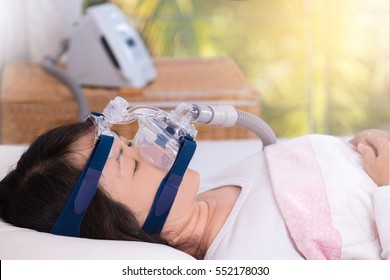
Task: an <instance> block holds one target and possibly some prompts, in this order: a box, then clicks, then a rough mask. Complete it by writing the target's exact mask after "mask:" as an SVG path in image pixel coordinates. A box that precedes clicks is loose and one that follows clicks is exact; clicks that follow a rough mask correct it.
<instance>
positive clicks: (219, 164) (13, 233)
mask: <svg viewBox="0 0 390 280" xmlns="http://www.w3.org/2000/svg"><path fill="white" fill-rule="evenodd" d="M25 148H26V146H24V145H0V159H1V160H0V178H3V176H4V175H5V174H6V173H7V172H8V171H9V169H10V168H11V167H12V166H13V165H14V164H15V163H16V162H17V160H18V158H19V157H20V155H21V153H22V152H23V151H24V150H25ZM261 150H262V143H261V141H260V140H257V139H253V140H228V141H198V147H197V151H196V153H195V156H194V158H193V160H192V162H191V164H190V168H193V169H196V170H198V171H199V172H200V174H201V177H203V178H206V177H208V176H210V175H212V174H213V173H215V172H218V171H221V170H223V169H224V168H226V167H228V166H229V165H231V164H233V163H235V162H237V161H240V160H242V159H244V158H246V157H248V156H250V155H251V154H253V153H256V152H258V151H261ZM0 259H3V260H4V259H143V260H144V259H193V258H192V257H191V256H189V255H187V254H185V253H182V252H180V251H178V250H175V249H173V248H171V247H168V246H164V245H158V244H148V243H142V242H130V241H107V240H105V241H102V240H91V239H83V238H70V237H62V236H55V235H52V234H47V233H40V232H36V231H33V230H28V229H21V228H17V227H14V226H12V225H9V224H6V223H4V222H3V221H1V220H0Z"/></svg>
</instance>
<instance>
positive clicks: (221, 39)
mask: <svg viewBox="0 0 390 280" xmlns="http://www.w3.org/2000/svg"><path fill="white" fill-rule="evenodd" d="M111 2H114V3H116V4H118V6H120V7H121V8H122V10H123V11H124V12H125V13H126V14H127V15H128V16H129V17H130V18H131V21H132V22H133V23H134V24H135V26H136V27H137V29H138V30H139V31H140V33H141V34H142V36H143V38H144V40H145V42H146V44H147V45H148V47H149V49H150V52H151V53H152V55H153V56H156V57H157V56H171V57H180V56H230V57H232V58H234V60H235V61H236V62H237V64H238V65H239V67H240V68H241V69H242V70H243V72H244V73H245V75H246V76H247V77H248V79H250V80H251V81H252V83H253V84H254V86H255V87H256V88H257V89H258V90H259V92H260V93H261V96H262V105H261V106H262V117H263V118H264V119H265V120H266V121H267V122H268V123H270V125H271V126H272V127H273V129H274V130H275V132H276V134H277V135H278V136H279V137H291V136H296V135H301V134H304V133H326V134H335V135H351V134H353V133H354V132H357V131H359V130H363V129H366V128H372V127H376V128H382V129H387V130H390V89H389V1H385V0H343V1H339V0H277V1H275V0H246V1H245V0H244V1H229V0H112V1H111Z"/></svg>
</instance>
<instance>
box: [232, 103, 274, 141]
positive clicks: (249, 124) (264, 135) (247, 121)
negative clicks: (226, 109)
mask: <svg viewBox="0 0 390 280" xmlns="http://www.w3.org/2000/svg"><path fill="white" fill-rule="evenodd" d="M237 113H238V119H237V122H236V123H235V125H237V126H241V127H244V128H246V129H249V130H250V131H252V132H253V133H255V134H256V135H257V136H258V137H259V138H260V139H261V141H262V142H263V145H264V147H265V146H267V145H271V144H275V143H276V136H275V133H274V132H273V130H272V129H271V127H270V126H269V125H268V124H267V123H266V122H264V121H263V120H262V119H260V118H258V117H257V116H255V115H252V114H250V113H248V112H245V111H242V110H237Z"/></svg>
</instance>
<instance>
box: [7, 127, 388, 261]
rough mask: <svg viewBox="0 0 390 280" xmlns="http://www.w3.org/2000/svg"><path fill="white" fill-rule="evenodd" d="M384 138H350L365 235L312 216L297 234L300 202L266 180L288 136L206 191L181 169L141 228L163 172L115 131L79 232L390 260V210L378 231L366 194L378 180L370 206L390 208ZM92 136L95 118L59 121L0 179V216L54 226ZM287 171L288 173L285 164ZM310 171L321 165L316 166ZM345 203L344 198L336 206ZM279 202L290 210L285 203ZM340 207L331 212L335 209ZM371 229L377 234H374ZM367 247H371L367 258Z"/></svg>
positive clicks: (209, 251)
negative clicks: (155, 218) (173, 187)
mask: <svg viewBox="0 0 390 280" xmlns="http://www.w3.org/2000/svg"><path fill="white" fill-rule="evenodd" d="M318 137H320V136H318ZM389 137H390V133H388V132H384V131H379V130H371V131H366V132H362V133H360V134H358V135H357V136H356V137H355V138H354V139H353V140H352V141H351V143H352V144H353V145H354V146H355V147H357V151H359V152H360V153H361V154H362V155H363V160H364V168H365V170H366V171H367V174H368V175H369V176H371V178H370V177H369V176H368V175H367V174H366V173H365V172H362V170H357V171H356V170H355V169H356V168H355V166H354V165H355V163H354V164H353V166H352V167H351V168H352V169H353V170H352V171H351V174H352V175H354V172H355V173H356V172H357V173H359V174H360V173H364V174H363V175H362V176H363V178H364V180H366V182H368V184H369V185H370V186H369V188H370V191H369V192H368V193H367V194H366V193H364V194H363V198H362V199H363V200H367V199H368V200H369V202H368V205H369V207H366V206H364V207H363V208H364V211H360V212H359V211H358V212H357V213H356V214H357V215H359V217H358V221H360V220H361V219H366V220H367V221H368V224H369V225H370V226H369V228H367V226H366V224H367V223H363V224H364V226H365V227H364V230H363V234H362V235H361V236H362V239H361V240H354V239H353V238H352V239H351V240H348V238H349V237H350V236H351V234H350V232H348V231H351V229H350V228H348V227H346V228H343V227H342V226H341V227H339V228H336V229H334V228H333V226H332V225H331V232H330V234H325V238H323V236H321V233H322V232H326V230H328V228H325V230H324V231H322V229H324V228H323V225H322V224H320V225H318V226H319V228H317V229H316V228H315V226H316V224H315V223H314V224H313V223H312V224H310V227H308V230H307V231H306V233H302V232H301V231H298V232H297V231H296V228H294V226H295V227H297V226H298V227H300V226H301V225H299V224H296V223H295V224H294V221H293V222H291V213H289V212H293V213H296V211H295V210H294V209H296V208H302V207H301V206H302V205H298V206H297V207H296V206H294V205H290V204H288V203H290V200H289V197H287V198H286V197H281V196H280V195H279V194H280V192H282V193H283V189H282V191H280V190H278V189H275V190H274V191H273V189H272V188H273V187H274V185H278V184H279V185H280V182H277V180H278V179H276V182H273V181H272V180H273V179H274V178H278V177H282V178H283V177H285V176H283V174H284V173H283V172H284V171H283V170H279V167H278V164H276V168H274V167H272V166H275V162H278V160H279V158H278V153H280V152H281V153H284V154H285V150H284V147H283V145H285V144H284V143H282V144H277V145H272V146H274V147H275V148H272V146H270V148H269V149H268V151H267V150H266V152H265V153H260V154H256V155H254V156H253V157H251V158H249V159H248V160H246V161H244V162H243V163H241V164H240V165H237V166H233V167H232V168H231V169H230V170H226V171H225V172H223V174H220V175H216V176H215V177H214V178H211V179H210V180H208V181H206V182H203V184H202V188H203V189H204V191H203V192H201V193H199V194H198V190H199V174H198V173H197V172H195V171H193V170H187V172H186V173H185V175H184V178H183V181H182V183H181V185H180V188H179V191H178V193H177V196H176V199H175V201H174V203H173V206H172V209H171V211H170V213H169V216H168V218H167V220H166V222H165V225H164V227H163V230H162V232H161V234H147V233H145V232H144V231H143V230H142V225H143V224H144V222H145V220H146V217H147V216H148V213H149V211H150V208H151V206H152V204H153V200H154V197H155V195H156V192H157V189H158V187H159V184H160V182H161V181H162V180H163V178H164V176H165V175H166V173H165V172H163V171H161V170H159V169H156V168H155V167H153V166H152V165H150V164H149V163H148V162H146V161H144V160H143V159H142V158H141V157H140V156H139V155H138V153H137V151H136V149H135V148H133V147H131V142H128V141H126V140H123V139H120V138H119V137H115V140H114V144H113V146H112V148H111V151H110V155H109V156H108V158H107V161H106V163H105V165H104V169H103V171H102V174H101V177H100V180H99V184H100V187H99V188H98V189H97V192H96V194H95V196H94V198H93V200H92V202H91V204H90V206H89V208H88V211H87V212H86V214H85V217H84V218H83V220H82V223H81V227H80V236H81V237H88V238H97V239H121V240H143V241H147V242H158V243H163V244H169V245H171V246H173V247H175V248H177V249H179V250H182V251H185V252H187V253H189V254H191V255H192V256H194V257H196V258H198V259H204V258H206V259H221V258H236V259H239V258H242V259H249V258H253V259H309V258H319V259H320V258H389V240H388V235H387V240H386V231H387V234H388V226H389V221H388V219H389V213H388V211H387V213H386V209H385V210H383V209H382V210H381V213H382V214H384V215H386V214H387V216H384V215H381V216H380V219H382V220H381V221H380V223H378V228H376V227H375V229H373V224H371V221H372V220H375V218H373V217H372V215H373V213H370V212H371V210H372V209H371V208H370V206H371V200H372V199H371V197H372V196H373V192H375V191H376V190H373V189H372V185H375V187H376V188H377V185H380V186H381V189H383V190H385V191H383V192H381V193H380V195H377V196H376V197H379V198H383V199H384V200H385V202H384V203H383V202H380V201H379V202H378V203H376V204H378V207H382V208H383V207H386V206H383V205H387V206H388V205H389V203H388V202H389V201H388V199H389V193H390V192H389V187H388V186H386V185H390V182H389V180H390V179H389ZM95 138H96V134H95V125H94V124H93V123H92V122H90V121H87V122H85V123H76V124H72V125H67V126H63V127H60V128H57V129H54V130H52V131H49V132H47V133H45V134H43V135H42V136H40V137H39V138H38V139H37V140H36V141H35V142H33V143H32V144H31V145H30V147H29V149H28V150H27V151H26V152H25V153H24V154H23V156H22V157H21V158H20V160H19V162H18V164H17V166H16V168H15V169H14V170H13V171H11V172H10V173H9V174H8V175H7V176H6V177H5V178H4V179H3V180H2V181H1V183H0V213H1V214H0V217H1V218H2V219H4V220H5V221H6V222H9V223H12V224H14V225H16V226H20V227H26V228H31V229H35V230H39V231H44V232H50V231H51V229H52V227H53V225H54V224H55V223H56V221H57V219H58V216H59V215H60V213H61V211H62V210H63V209H64V205H65V204H66V202H67V201H68V199H69V196H70V193H71V192H72V189H73V187H74V186H75V185H76V182H77V181H78V178H79V176H80V173H81V172H82V170H83V167H84V165H85V164H86V162H87V160H88V158H89V157H90V154H91V151H92V150H93V148H94V146H95V141H96V139H95ZM320 138H321V137H320ZM328 140H329V141H328ZM298 141H300V140H298ZM327 141H328V142H331V143H336V145H338V146H339V148H340V147H342V148H341V149H348V150H349V151H348V153H354V156H355V157H356V156H357V152H356V151H354V150H353V149H351V148H350V147H348V146H347V145H344V144H340V143H339V142H338V141H339V140H338V139H337V140H335V139H333V138H326V139H325V142H327ZM320 142H321V141H320ZM286 143H287V144H286V145H287V147H285V148H286V149H287V150H291V147H290V146H289V145H290V144H289V143H293V146H294V145H295V144H296V142H294V140H292V141H287V142H286ZM278 147H282V149H281V150H278V149H279V148H278ZM311 148H312V147H311ZM299 153H300V150H299V149H298V155H299ZM283 156H284V155H283ZM283 156H282V157H283ZM282 157H281V161H283V160H284V161H285V162H291V158H289V157H285V156H284V157H285V158H284V159H283V158H282ZM292 158H293V161H292V162H293V164H294V165H296V166H299V164H300V163H301V162H299V160H298V161H297V158H299V156H298V157H295V158H294V155H293V156H292ZM359 159H360V157H359ZM359 159H358V160H359ZM294 160H295V162H294ZM348 160H350V159H348ZM354 161H356V158H355V159H354ZM305 164H307V162H303V164H302V168H303V171H304V172H307V171H306V170H304V169H305V168H306V167H307V166H306V165H305ZM281 165H282V166H283V165H286V164H285V163H283V164H281ZM286 168H287V169H286V170H288V168H289V167H288V166H287V167H286ZM357 169H359V168H357ZM275 170H276V171H275ZM278 172H281V173H278ZM315 172H318V170H313V173H315ZM320 172H321V171H320ZM307 173H308V174H310V172H307ZM280 175H281V176H280ZM321 175H323V174H320V176H321ZM364 176H366V177H364ZM301 177H302V176H301ZM314 179H315V178H314ZM374 182H375V183H374ZM282 184H283V182H282ZM340 187H343V186H340ZM273 192H274V193H275V194H274V193H273ZM278 193H279V194H278ZM328 194H329V193H328ZM297 195H298V194H297ZM333 196H334V194H332V197H333ZM309 197H310V196H309ZM290 198H291V197H290ZM305 199H307V198H305ZM305 199H303V200H305ZM378 200H379V199H378ZM344 201H345V200H341V203H342V202H344ZM283 202H285V203H286V205H290V206H291V207H290V206H289V207H288V209H287V210H286V209H283V207H285V206H283V204H281V203H283ZM376 202H377V201H376ZM309 204H310V203H309ZM248 205H249V206H248ZM324 206H325V208H324V207H322V208H321V207H320V208H318V209H314V210H315V211H322V210H323V209H327V208H326V207H327V206H328V205H324ZM336 206H337V207H339V206H340V205H336ZM375 206H376V205H375ZM337 207H335V208H334V209H336V210H337V209H338V208H337ZM290 210H291V211H290ZM292 210H294V211H292ZM387 210H388V208H387ZM297 214H299V213H297ZM332 215H334V216H335V217H334V218H335V219H336V220H337V221H336V224H337V226H339V225H340V224H342V222H343V219H345V218H346V217H347V218H348V216H345V217H344V216H343V215H341V217H338V216H337V215H338V214H337V213H336V214H335V213H333V212H332V213H328V216H327V217H326V219H329V217H330V218H333V216H332ZM339 216H340V215H339ZM298 219H301V218H298ZM293 220H294V219H293ZM302 220H305V217H304V218H303V219H302ZM309 220H310V219H309ZM305 221H306V220H305ZM331 222H332V221H331ZM377 222H378V221H377ZM313 227H314V228H313ZM351 227H352V231H356V229H355V228H353V227H354V225H352V226H351ZM318 229H320V230H319V232H320V234H319V235H318V234H317V235H316V236H314V238H313V236H306V235H305V234H307V232H309V233H310V232H311V233H313V232H316V231H317V230H318ZM377 229H378V230H377ZM339 231H340V232H341V233H339ZM376 231H378V235H379V236H378V235H375V236H373V232H376ZM340 235H342V237H343V238H344V237H346V238H347V240H346V241H344V240H342V241H343V242H344V244H342V245H341V247H342V248H340V245H337V246H334V248H333V247H332V248H331V250H330V252H328V251H329V250H328V251H327V246H328V245H329V240H328V239H329V238H330V240H331V242H330V243H331V245H332V246H333V244H334V243H340V242H339V241H340V240H336V242H333V241H334V240H333V239H334V236H337V237H338V238H339V239H340ZM358 235H359V234H358ZM302 236H306V237H305V238H302ZM318 236H319V238H318ZM367 236H368V237H367ZM367 238H368V239H367ZM336 239H337V238H336ZM366 239H367V240H366ZM308 240H309V241H310V242H307V241H308ZM313 240H314V241H313ZM348 242H349V243H348ZM361 242H366V243H367V244H369V245H368V246H367V247H368V249H367V248H365V247H364V246H363V247H361V246H360V247H359V246H355V244H356V243H357V244H358V245H359V244H361ZM302 244H308V245H303V246H302ZM343 246H344V247H347V248H346V249H345V248H344V247H343ZM307 247H309V248H307ZM330 247H331V246H330ZM313 248H314V250H313ZM318 248H319V249H318ZM323 248H326V250H325V251H326V252H325V253H324V252H322V251H323V250H322V249H323ZM344 249H345V250H344ZM349 249H350V250H349ZM343 250H344V251H343ZM367 250H368V251H369V253H368V254H367V255H365V252H366V251H367ZM318 252H319V253H318ZM345 252H346V253H345Z"/></svg>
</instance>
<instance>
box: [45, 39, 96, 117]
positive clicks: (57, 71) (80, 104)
mask: <svg viewBox="0 0 390 280" xmlns="http://www.w3.org/2000/svg"><path fill="white" fill-rule="evenodd" d="M66 49H67V42H66V41H64V42H63V43H62V45H61V48H60V50H59V52H58V54H57V55H56V57H55V58H52V57H49V56H46V57H45V58H44V59H43V62H42V68H43V69H44V70H45V71H46V72H47V73H49V74H50V75H53V76H54V77H55V78H57V79H58V80H60V81H61V82H62V83H63V84H65V85H66V86H67V87H68V88H69V90H70V91H71V92H72V94H73V98H74V99H75V101H76V104H77V111H78V118H79V121H84V120H86V118H87V117H88V115H89V114H90V110H89V106H88V99H87V97H86V96H85V94H84V92H83V90H82V88H81V86H80V85H79V84H78V83H77V82H76V81H75V80H74V79H73V78H72V77H70V76H69V75H68V74H67V73H66V72H65V71H64V70H62V69H61V68H60V67H58V66H57V62H58V60H59V58H60V56H61V55H62V53H63V52H64V51H65V50H66Z"/></svg>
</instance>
